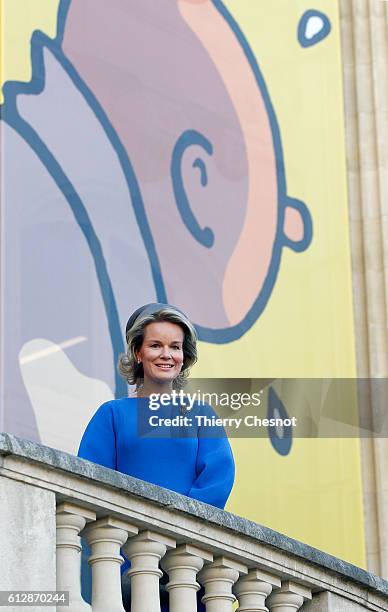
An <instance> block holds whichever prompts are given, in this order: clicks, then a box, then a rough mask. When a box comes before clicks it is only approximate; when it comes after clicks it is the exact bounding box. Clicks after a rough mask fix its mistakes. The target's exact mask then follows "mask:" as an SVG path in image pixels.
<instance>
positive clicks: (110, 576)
mask: <svg viewBox="0 0 388 612" xmlns="http://www.w3.org/2000/svg"><path fill="white" fill-rule="evenodd" d="M137 532H138V529H137V527H136V526H135V525H132V524H131V523H127V522H126V521H121V520H119V519H116V518H113V517H110V516H107V517H105V518H102V519H99V520H98V521H96V522H95V523H92V524H91V525H89V526H88V527H86V529H84V531H83V532H82V535H83V537H84V538H85V540H86V542H87V544H88V546H90V548H91V553H92V554H91V556H90V557H89V565H91V567H92V609H93V612H107V610H109V612H125V611H124V607H123V602H122V597H121V580H120V565H121V564H122V563H123V561H124V559H123V558H122V556H121V555H120V548H121V546H122V545H123V544H124V542H126V540H127V538H128V534H136V533H137Z"/></svg>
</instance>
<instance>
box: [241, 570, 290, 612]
mask: <svg viewBox="0 0 388 612" xmlns="http://www.w3.org/2000/svg"><path fill="white" fill-rule="evenodd" d="M274 587H276V588H280V587H281V580H280V578H279V577H278V576H275V575H274V574H270V573H269V572H265V571H263V570H258V569H252V570H250V571H249V572H248V574H247V575H246V576H242V577H241V578H240V579H239V580H238V582H237V583H236V584H235V586H234V588H233V592H234V594H235V595H236V597H237V599H238V602H239V607H238V609H237V612H268V608H267V607H266V605H265V600H266V599H267V597H268V595H270V593H271V592H272V589H273V588H274Z"/></svg>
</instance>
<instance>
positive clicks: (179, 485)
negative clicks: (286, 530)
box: [78, 304, 234, 570]
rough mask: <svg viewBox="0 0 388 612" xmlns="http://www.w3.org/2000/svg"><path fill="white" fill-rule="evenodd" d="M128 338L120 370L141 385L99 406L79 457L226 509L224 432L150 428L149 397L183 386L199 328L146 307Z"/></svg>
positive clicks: (229, 476) (228, 456) (167, 310)
mask: <svg viewBox="0 0 388 612" xmlns="http://www.w3.org/2000/svg"><path fill="white" fill-rule="evenodd" d="M126 339H127V351H126V354H125V355H122V356H121V357H120V360H119V370H120V372H121V374H122V375H123V376H124V377H125V378H126V380H127V381H128V383H129V384H131V385H133V384H134V385H136V393H135V395H134V396H133V397H126V398H123V399H118V400H112V401H110V402H107V403H105V404H103V405H102V406H101V407H100V408H99V409H98V410H97V412H96V413H95V415H94V416H93V418H92V419H91V421H90V423H89V424H88V426H87V428H86V430H85V433H84V435H83V437H82V441H81V445H80V448H79V452H78V456H79V457H82V458H84V459H88V460H89V461H94V462H95V463H99V464H100V465H104V466H105V467H108V468H111V469H114V470H118V471H120V472H123V473H125V474H129V475H131V476H135V477H136V478H141V479H142V480H146V481H148V482H152V483H154V484H157V485H160V486H162V487H165V488H167V489H171V490H173V491H176V492H178V493H182V494H183V495H187V496H189V497H192V498H194V499H198V500H200V501H202V502H206V503H208V504H212V505H213V506H217V507H219V508H224V506H225V503H226V501H227V499H228V497H229V494H230V491H231V489H232V486H233V480H234V461H233V455H232V451H231V448H230V445H229V442H228V440H227V438H226V436H225V434H224V435H221V436H220V435H216V436H214V432H210V431H206V427H198V428H195V427H194V428H193V427H190V428H189V430H190V431H187V429H184V430H183V431H176V430H175V431H173V429H171V430H169V431H168V434H167V433H166V429H165V428H163V430H162V431H160V430H159V432H158V431H155V430H154V429H152V428H150V427H148V428H147V427H144V423H145V421H146V419H145V418H144V415H147V414H149V400H148V398H149V397H150V396H151V395H152V394H158V395H159V394H160V395H161V394H168V395H169V396H171V394H172V392H173V391H174V390H180V389H182V387H183V386H184V383H185V381H186V379H187V377H188V374H189V369H190V367H191V366H192V365H193V364H194V363H195V362H196V360H197V351H196V341H197V336H196V332H195V329H194V327H193V325H192V324H191V323H190V321H189V320H188V318H187V317H186V316H185V315H184V314H183V313H182V312H181V311H179V310H178V309H177V308H175V307H172V306H169V305H167V304H147V305H145V306H142V307H141V308H139V309H138V310H136V311H135V312H134V313H133V314H132V315H131V317H130V318H129V320H128V323H127V326H126ZM185 410H186V409H185V407H184V406H175V405H174V403H173V402H171V403H168V404H167V406H163V407H161V408H160V409H159V410H158V411H155V412H152V415H155V414H157V415H158V416H162V415H163V416H169V417H171V416H174V414H176V413H182V412H183V411H185ZM195 413H201V414H207V415H209V416H212V415H214V413H213V411H212V409H211V408H210V407H209V406H204V405H200V406H199V405H197V406H195V407H193V410H192V411H191V414H192V415H194V414H195ZM193 420H194V421H195V419H193ZM139 424H142V425H143V427H141V428H140V430H141V431H140V430H139ZM141 433H143V434H144V435H141ZM218 434H219V432H218ZM155 458H157V460H156V459H155ZM127 567H128V565H127V564H125V566H123V568H122V569H123V570H125V569H126V568H127Z"/></svg>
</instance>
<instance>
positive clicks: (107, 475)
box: [0, 433, 388, 595]
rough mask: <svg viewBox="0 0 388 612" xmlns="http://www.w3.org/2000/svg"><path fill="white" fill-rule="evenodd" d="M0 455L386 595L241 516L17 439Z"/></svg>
mask: <svg viewBox="0 0 388 612" xmlns="http://www.w3.org/2000/svg"><path fill="white" fill-rule="evenodd" d="M0 455H3V456H4V455H13V456H15V457H20V458H23V459H28V460H29V461H31V462H36V463H40V464H43V465H45V466H48V467H54V468H57V469H59V470H62V471H64V472H68V473H72V474H74V475H76V476H80V477H83V478H87V479H90V480H93V481H95V482H99V483H101V484H105V485H108V486H111V487H114V488H115V489H121V490H122V491H126V492H127V493H131V494H133V495H136V496H138V497H141V498H145V499H148V500H150V501H152V502H156V503H158V504H160V505H161V506H164V507H167V508H171V509H173V510H177V511H180V512H185V513H187V514H190V515H192V516H195V517H196V518H200V519H203V520H205V521H207V522H209V523H212V524H213V525H217V526H219V527H222V528H224V529H229V530H231V531H233V532H235V533H237V534H240V535H244V536H249V537H250V538H252V539H254V540H257V541H258V542H260V543H262V544H266V545H268V546H272V547H274V548H276V549H278V550H280V551H284V552H287V553H289V554H291V555H293V556H295V557H299V558H300V559H302V560H304V561H309V562H311V563H313V564H315V565H318V566H320V567H322V568H324V569H326V570H329V571H331V572H334V573H335V574H339V575H340V576H341V577H342V578H345V579H347V580H349V581H351V582H356V583H357V584H358V585H360V586H363V587H367V588H369V589H372V590H373V591H376V592H377V593H379V594H382V595H388V581H386V580H383V579H382V578H379V577H378V576H375V575H373V574H371V573H369V572H367V571H366V570H363V569H361V568H359V567H357V566H355V565H352V564H351V563H348V562H346V561H342V560H341V559H338V558H337V557H333V556H332V555H329V554H327V553H324V552H322V551H320V550H318V549H316V548H313V547H312V546H308V545H307V544H303V543H302V542H299V541H298V540H294V539H292V538H289V537H288V536H285V535H283V534H281V533H279V532H277V531H274V530H273V529H270V528H269V527H263V526H262V525H258V524H257V523H254V522H253V521H249V520H248V519H244V518H242V517H241V516H237V515H235V514H232V513H230V512H226V511H225V510H220V509H219V508H216V507H215V506H210V505H209V504H204V503H203V502H200V501H197V500H195V499H191V498H190V497H186V496H185V495H181V494H180V493H175V492H174V491H170V490H169V489H164V488H163V487H159V486H157V485H154V484H151V483H148V482H145V481H143V480H139V479H138V478H133V477H132V476H127V475H126V474H122V473H121V472H116V471H115V470H111V469H108V468H105V467H102V466H100V465H97V464H96V463H92V462H91V461H86V460H85V459H79V458H78V457H75V456H74V455H70V454H68V453H64V452H62V451H59V450H56V449H54V448H50V447H48V446H43V445H41V444H38V443H36V442H31V441H29V440H23V439H20V438H17V437H16V436H13V435H11V434H6V433H2V434H0Z"/></svg>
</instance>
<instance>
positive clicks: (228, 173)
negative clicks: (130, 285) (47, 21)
mask: <svg viewBox="0 0 388 612" xmlns="http://www.w3.org/2000/svg"><path fill="white" fill-rule="evenodd" d="M85 24H87V25H86V26H85ZM113 32H114V35H113ZM63 50H64V53H65V54H66V56H67V57H69V58H70V60H71V62H72V63H73V65H74V66H75V68H76V70H77V71H78V73H79V74H80V76H81V77H82V79H84V81H85V82H86V83H87V85H88V87H89V88H90V89H91V91H92V92H93V94H94V95H95V97H96V99H97V100H98V102H99V104H101V106H102V107H103V109H104V111H105V113H106V115H107V117H108V119H109V121H110V122H111V124H112V126H113V129H114V130H115V131H116V133H117V134H118V136H119V138H120V140H121V142H122V143H123V145H124V147H125V150H126V153H127V155H128V158H129V160H130V162H131V164H132V167H133V171H134V173H135V175H136V178H137V183H138V186H139V193H138V194H137V197H138V199H140V201H141V205H142V206H143V207H144V211H145V214H146V217H147V220H148V223H149V227H150V234H151V236H150V237H149V238H148V239H146V246H151V242H152V243H153V244H152V246H155V250H156V257H155V260H154V262H153V264H154V267H156V268H157V273H158V275H159V276H160V280H161V285H163V287H164V290H165V297H166V298H167V300H168V301H170V302H172V303H175V304H177V305H178V306H179V307H181V308H182V309H183V310H185V311H186V312H188V314H189V316H190V317H191V319H192V320H193V321H194V322H195V323H196V325H197V327H198V330H199V335H200V337H201V338H202V339H204V340H209V341H213V342H226V341H229V340H233V339H235V338H237V337H240V336H241V335H242V334H243V333H244V332H245V331H246V330H247V329H248V328H249V327H250V326H251V325H252V324H253V322H254V321H255V320H256V319H257V317H258V316H259V315H260V313H261V312H262V310H263V309H264V307H265V305H266V303H267V301H268V299H269V297H270V294H271V292H272V289H273V286H274V283H275V280H276V276H277V272H278V269H279V265H280V256H281V251H282V248H283V247H284V246H288V247H290V248H292V249H294V250H295V251H301V250H303V249H305V248H307V246H308V244H309V243H310V240H311V235H312V228H311V219H310V215H309V213H308V211H307V208H306V206H305V205H304V204H303V203H302V202H300V201H297V200H293V199H291V198H288V197H287V194H286V185H285V172H284V164H283V158H282V148H281V141H280V133H279V128H278V125H277V122H276V117H275V113H274V111H273V108H272V104H271V101H270V98H269V95H268V92H267V89H266V85H265V82H264V79H263V77H262V75H261V73H260V70H259V68H258V66H257V63H256V61H255V59H254V57H253V54H252V53H251V52H250V49H249V46H248V44H247V42H246V40H245V39H244V37H243V35H242V33H241V31H240V30H239V28H238V26H237V25H236V23H234V21H233V19H232V17H231V16H230V15H229V13H228V12H227V10H226V8H225V7H224V5H223V4H222V2H220V1H219V0H179V1H177V0H171V1H169V2H163V3H162V2H157V3H156V2H154V1H153V0H141V1H139V0H131V1H128V0H126V1H125V2H122V1H119V0H115V1H114V2H112V3H110V4H109V11H108V12H107V10H106V3H105V2H103V0H82V1H81V0H73V1H72V2H71V5H70V9H69V12H68V15H67V21H66V28H65V33H64V40H63ZM147 240H148V243H149V244H148V245H147Z"/></svg>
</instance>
